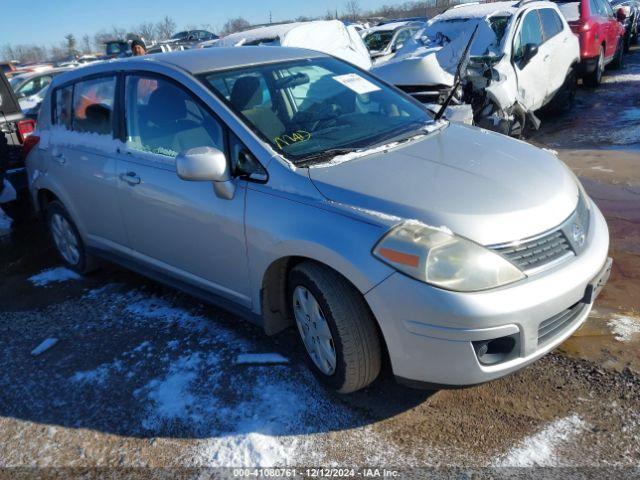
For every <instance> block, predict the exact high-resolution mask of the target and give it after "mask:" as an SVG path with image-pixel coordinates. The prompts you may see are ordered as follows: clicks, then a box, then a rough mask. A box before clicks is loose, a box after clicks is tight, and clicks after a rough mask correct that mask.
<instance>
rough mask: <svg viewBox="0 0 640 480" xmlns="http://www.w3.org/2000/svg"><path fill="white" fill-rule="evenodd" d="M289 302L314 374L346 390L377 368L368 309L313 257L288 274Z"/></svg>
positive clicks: (378, 355) (370, 378) (364, 380)
mask: <svg viewBox="0 0 640 480" xmlns="http://www.w3.org/2000/svg"><path fill="white" fill-rule="evenodd" d="M288 292H289V295H288V296H289V302H290V303H289V306H290V308H291V312H292V314H293V317H294V320H295V322H296V326H297V329H298V333H299V334H300V339H301V340H302V344H303V345H304V347H305V350H306V352H307V358H308V360H309V363H310V365H311V369H312V370H313V372H314V374H315V375H316V377H317V378H318V379H319V380H320V381H321V382H322V383H323V384H325V385H326V386H328V387H330V388H332V389H334V390H336V391H338V392H340V393H351V392H355V391H356V390H360V389H361V388H364V387H366V386H367V385H369V384H370V383H371V382H373V381H374V380H375V379H376V377H377V376H378V374H379V373H380V365H381V358H382V352H381V345H380V338H379V336H378V331H377V328H376V325H375V320H374V319H373V317H372V315H371V312H370V311H369V308H368V306H367V304H366V302H365V300H364V298H363V297H362V295H361V294H360V292H358V291H357V290H356V289H355V288H354V287H353V285H351V284H350V283H349V282H347V281H346V280H345V279H344V278H343V277H342V276H340V275H339V274H338V273H336V272H334V271H333V270H331V269H329V268H327V267H324V266H323V265H320V264H318V263H315V262H304V263H301V264H299V265H297V266H296V267H295V268H294V269H293V270H292V271H291V274H290V276H289V289H288Z"/></svg>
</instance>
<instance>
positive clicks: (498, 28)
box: [422, 16, 511, 56]
mask: <svg viewBox="0 0 640 480" xmlns="http://www.w3.org/2000/svg"><path fill="white" fill-rule="evenodd" d="M510 20H511V17H509V16H495V17H489V18H464V17H460V18H452V19H449V20H439V21H436V22H433V23H431V24H429V25H427V27H426V28H425V29H424V31H423V33H422V35H423V37H426V38H427V39H428V42H427V43H432V44H435V45H442V46H444V45H446V44H448V43H451V42H453V41H454V40H455V39H456V38H458V37H459V36H460V35H462V34H466V35H467V36H468V35H470V34H471V32H472V31H473V29H474V28H475V27H476V26H478V27H479V29H478V34H477V35H476V38H475V40H474V42H473V44H472V45H471V56H483V55H486V54H487V52H488V49H490V48H491V47H498V46H499V45H500V43H501V42H502V38H503V37H504V34H505V32H506V30H507V26H508V25H509V21H510Z"/></svg>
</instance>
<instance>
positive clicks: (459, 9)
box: [434, 1, 519, 20]
mask: <svg viewBox="0 0 640 480" xmlns="http://www.w3.org/2000/svg"><path fill="white" fill-rule="evenodd" d="M518 7H519V4H518V2H516V1H513V2H490V3H468V4H466V3H462V4H459V5H455V6H454V7H452V8H450V9H448V10H446V11H445V12H443V13H441V14H440V15H438V16H437V17H434V19H437V20H453V19H457V18H484V17H486V16H489V15H493V14H495V13H498V12H500V13H502V12H504V13H505V14H508V15H513V14H514V13H515V12H516V11H517V10H518Z"/></svg>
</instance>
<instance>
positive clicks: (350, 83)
mask: <svg viewBox="0 0 640 480" xmlns="http://www.w3.org/2000/svg"><path fill="white" fill-rule="evenodd" d="M333 79H334V80H335V81H336V82H340V83H341V84H343V85H344V86H345V87H347V88H349V89H351V90H353V91H354V92H356V93H357V94H358V95H364V94H365V93H371V92H377V91H378V90H380V87H377V86H376V85H374V84H373V83H371V82H370V81H369V80H367V79H365V78H362V77H361V76H360V75H358V74H357V73H347V74H346V75H337V76H335V77H333Z"/></svg>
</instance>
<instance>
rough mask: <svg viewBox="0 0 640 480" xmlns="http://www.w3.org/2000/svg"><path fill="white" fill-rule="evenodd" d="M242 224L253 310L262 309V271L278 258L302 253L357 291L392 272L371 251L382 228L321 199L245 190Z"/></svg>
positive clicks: (259, 310)
mask: <svg viewBox="0 0 640 480" xmlns="http://www.w3.org/2000/svg"><path fill="white" fill-rule="evenodd" d="M314 207H315V208H314ZM292 219H295V221H292ZM245 224H246V240H247V255H248V262H249V275H250V284H251V297H252V305H253V309H254V312H255V313H257V314H260V313H262V312H261V310H262V308H261V303H262V302H261V290H262V285H263V280H264V278H265V275H266V273H267V271H268V270H269V268H270V267H271V266H272V265H274V264H276V263H277V262H278V261H280V260H282V259H286V258H291V257H302V258H306V259H310V260H315V261H317V262H319V263H322V264H324V265H327V266H328V267H330V268H332V269H333V270H335V271H337V272H338V273H340V274H341V275H342V276H344V277H345V278H346V279H347V280H348V281H350V282H351V283H352V284H353V285H354V286H355V288H356V289H358V290H359V291H360V292H362V293H366V292H367V291H369V290H370V289H371V288H373V287H374V286H375V285H377V284H378V283H379V282H381V281H382V280H384V279H385V278H387V277H388V276H389V275H390V274H391V273H393V271H394V270H393V269H391V268H390V267H388V266H387V265H385V264H383V263H382V262H380V261H378V260H376V259H375V258H374V257H373V255H372V254H371V250H372V248H373V246H374V245H375V244H376V242H377V241H378V240H379V239H380V238H381V237H382V235H384V233H385V232H386V231H387V229H388V228H387V227H386V226H382V225H375V224H374V223H373V222H371V223H369V222H367V221H364V220H360V219H356V218H354V217H353V216H350V215H346V214H341V213H339V212H338V211H337V210H334V209H332V208H331V207H330V206H328V205H327V204H325V203H323V202H317V203H315V204H314V205H313V206H312V205H310V204H309V203H307V202H301V201H299V199H298V201H295V200H293V198H285V197H283V196H280V195H273V194H269V193H268V189H267V188H265V187H263V188H261V189H260V190H259V189H258V188H255V189H249V190H248V191H247V206H246V213H245Z"/></svg>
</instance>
